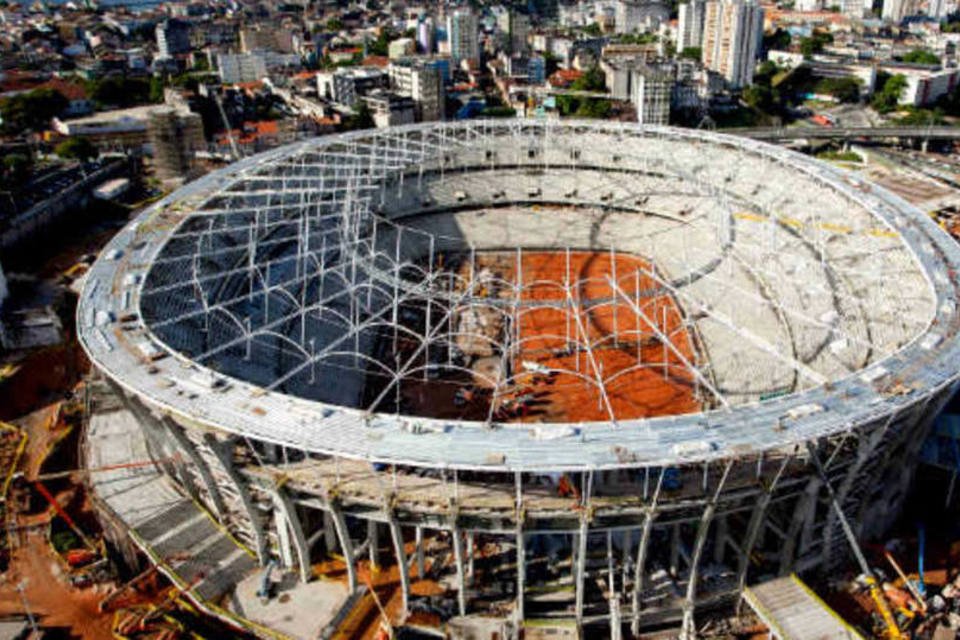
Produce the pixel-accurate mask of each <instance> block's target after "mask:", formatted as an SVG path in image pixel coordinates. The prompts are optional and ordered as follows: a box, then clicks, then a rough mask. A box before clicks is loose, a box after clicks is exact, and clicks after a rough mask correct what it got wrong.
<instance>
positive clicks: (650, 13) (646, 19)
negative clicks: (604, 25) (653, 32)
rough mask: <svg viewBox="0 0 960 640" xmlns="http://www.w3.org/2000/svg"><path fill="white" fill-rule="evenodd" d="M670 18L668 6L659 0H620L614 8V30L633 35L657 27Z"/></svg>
mask: <svg viewBox="0 0 960 640" xmlns="http://www.w3.org/2000/svg"><path fill="white" fill-rule="evenodd" d="M669 17H670V10H669V9H668V8H667V5H666V4H664V3H662V2H659V1H658V0H644V1H642V2H641V1H638V0H619V1H618V2H617V3H616V6H615V8H614V20H613V24H614V30H615V31H616V32H617V33H633V32H634V31H638V30H640V29H642V28H648V27H656V26H657V25H659V24H660V23H661V22H665V21H666V20H668V19H669Z"/></svg>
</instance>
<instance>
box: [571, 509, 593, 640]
mask: <svg viewBox="0 0 960 640" xmlns="http://www.w3.org/2000/svg"><path fill="white" fill-rule="evenodd" d="M589 531H590V530H589V529H588V528H587V518H586V516H585V515H584V516H581V517H580V532H579V533H578V534H577V545H576V561H575V563H574V566H573V584H574V586H575V588H576V601H575V605H574V606H575V615H576V618H577V630H578V631H580V632H582V629H583V596H584V579H585V578H586V573H587V538H588V537H589Z"/></svg>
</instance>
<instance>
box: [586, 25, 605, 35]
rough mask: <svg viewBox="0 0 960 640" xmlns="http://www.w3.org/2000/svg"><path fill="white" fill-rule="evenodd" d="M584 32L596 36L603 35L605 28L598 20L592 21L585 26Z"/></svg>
mask: <svg viewBox="0 0 960 640" xmlns="http://www.w3.org/2000/svg"><path fill="white" fill-rule="evenodd" d="M583 33H584V34H585V35H588V36H593V37H595V38H596V37H599V36H601V35H603V29H601V28H600V24H599V23H598V22H591V23H590V24H588V25H587V26H585V27H584V28H583Z"/></svg>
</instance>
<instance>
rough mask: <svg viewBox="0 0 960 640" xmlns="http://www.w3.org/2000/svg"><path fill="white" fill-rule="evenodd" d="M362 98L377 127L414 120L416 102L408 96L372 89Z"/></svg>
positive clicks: (407, 122) (408, 122)
mask: <svg viewBox="0 0 960 640" xmlns="http://www.w3.org/2000/svg"><path fill="white" fill-rule="evenodd" d="M362 100H363V102H365V103H366V105H367V107H368V108H369V109H370V115H372V116H373V123H374V124H375V125H376V126H377V127H379V128H383V127H391V126H395V125H401V124H411V123H413V122H416V104H415V103H414V102H413V99H412V98H411V97H409V96H402V95H400V94H399V93H395V92H393V91H387V90H385V89H374V90H373V91H371V92H370V93H368V94H367V95H365V96H363V98H362Z"/></svg>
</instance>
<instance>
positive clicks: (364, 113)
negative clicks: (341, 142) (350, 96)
mask: <svg viewBox="0 0 960 640" xmlns="http://www.w3.org/2000/svg"><path fill="white" fill-rule="evenodd" d="M343 125H344V128H345V129H346V130H347V131H352V130H354V129H372V128H373V127H374V122H373V114H371V113H370V107H368V106H367V103H366V102H365V101H363V100H361V101H360V102H359V103H357V106H356V108H355V113H354V114H353V115H352V116H350V117H348V118H347V119H346V120H344V122H343Z"/></svg>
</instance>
